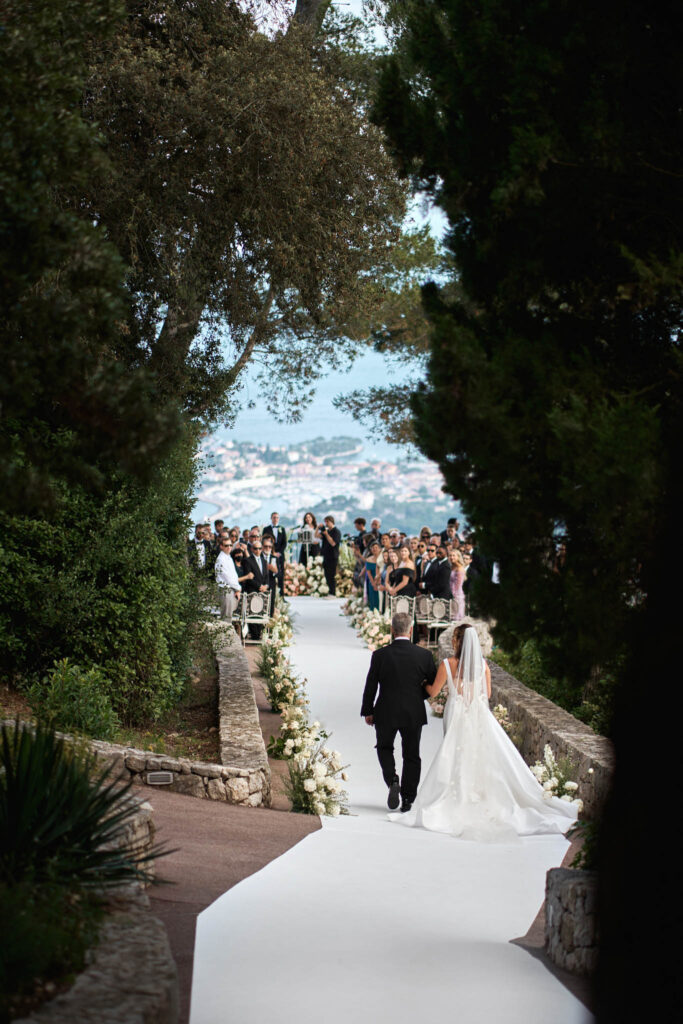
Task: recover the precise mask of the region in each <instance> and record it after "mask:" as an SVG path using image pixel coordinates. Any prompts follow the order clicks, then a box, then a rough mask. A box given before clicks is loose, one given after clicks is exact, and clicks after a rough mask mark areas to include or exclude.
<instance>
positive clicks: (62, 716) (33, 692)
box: [28, 658, 119, 739]
mask: <svg viewBox="0 0 683 1024" xmlns="http://www.w3.org/2000/svg"><path fill="white" fill-rule="evenodd" d="M109 688H110V683H109V680H108V679H107V678H106V676H105V675H104V673H103V672H102V671H101V670H100V669H98V668H91V669H88V670H85V669H83V668H81V666H80V665H72V664H71V662H70V661H69V659H68V658H64V659H63V660H62V661H58V662H56V663H55V666H54V668H53V669H51V670H50V672H48V675H47V677H46V678H45V679H44V680H43V681H42V684H41V683H34V684H33V686H31V688H30V689H29V691H28V699H29V702H30V704H31V707H32V709H33V711H34V713H35V714H36V716H37V717H38V718H39V719H44V720H45V721H46V722H48V723H49V724H50V725H51V726H52V727H53V728H55V729H61V730H63V731H67V732H84V733H88V735H90V736H95V737H96V738H98V739H112V738H113V736H114V734H115V733H116V730H117V728H118V726H119V720H118V718H117V716H116V714H115V712H114V709H113V708H112V706H111V700H110V699H109V696H108V693H107V691H108V689H109Z"/></svg>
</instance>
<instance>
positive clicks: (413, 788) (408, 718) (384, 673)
mask: <svg viewBox="0 0 683 1024" xmlns="http://www.w3.org/2000/svg"><path fill="white" fill-rule="evenodd" d="M412 629H413V624H412V621H411V618H410V616H409V615H404V614H397V615H394V617H393V618H392V620H391V635H392V637H393V642H392V643H391V644H389V646H388V647H380V649H379V650H377V651H374V652H373V655H372V659H371V661H370V671H369V672H368V677H367V679H366V682H365V690H364V692H363V703H362V706H361V712H360V713H361V715H362V716H363V718H364V719H365V721H366V722H367V723H368V725H374V727H375V734H376V736H377V757H378V759H379V763H380V766H381V769H382V775H383V776H384V781H385V782H386V784H387V786H388V787H389V796H388V799H387V805H388V807H389V808H390V810H392V811H393V810H395V809H396V808H397V807H398V803H399V794H400V796H401V810H402V811H409V810H410V808H411V806H412V803H413V800H414V799H415V797H416V796H417V787H418V784H419V782H420V769H421V761H420V735H421V733H422V726H423V725H426V724H427V713H426V711H425V706H424V702H425V700H426V699H427V692H426V690H425V686H427V685H429V684H430V683H431V682H433V681H434V676H435V675H436V665H435V664H434V659H433V657H432V655H431V654H430V652H429V651H427V650H425V648H424V647H417V646H416V645H415V644H413V643H412V641H411V633H412ZM378 687H379V697H377V700H376V701H375V696H376V694H377V688H378ZM397 732H398V733H400V735H401V751H402V754H403V771H402V773H401V781H400V782H399V779H398V775H397V774H396V762H395V760H394V740H395V739H396V733H397Z"/></svg>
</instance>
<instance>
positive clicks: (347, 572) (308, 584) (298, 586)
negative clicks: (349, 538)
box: [284, 546, 353, 597]
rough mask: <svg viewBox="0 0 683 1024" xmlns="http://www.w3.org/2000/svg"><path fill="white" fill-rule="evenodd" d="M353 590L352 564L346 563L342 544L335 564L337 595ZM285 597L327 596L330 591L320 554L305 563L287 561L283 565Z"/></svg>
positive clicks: (345, 594) (346, 593) (341, 595)
mask: <svg viewBox="0 0 683 1024" xmlns="http://www.w3.org/2000/svg"><path fill="white" fill-rule="evenodd" d="M352 590H353V565H349V564H348V557H347V556H346V557H345V555H344V546H342V549H341V553H340V558H339V564H338V566H337V597H347V596H348V595H349V594H350V593H351V591H352ZM284 592H285V597H327V595H328V594H329V592H330V589H329V587H328V586H327V582H326V581H325V573H324V570H323V560H322V557H321V556H320V555H314V556H312V557H310V558H309V559H308V562H307V564H306V565H302V564H301V563H300V562H287V564H286V565H285V588H284Z"/></svg>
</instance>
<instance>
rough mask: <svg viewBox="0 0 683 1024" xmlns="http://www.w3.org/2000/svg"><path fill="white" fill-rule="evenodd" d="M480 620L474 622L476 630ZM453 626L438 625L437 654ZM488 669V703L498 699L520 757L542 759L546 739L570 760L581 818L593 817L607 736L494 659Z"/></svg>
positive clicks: (446, 648) (607, 759) (446, 649)
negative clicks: (516, 737) (516, 736)
mask: <svg viewBox="0 0 683 1024" xmlns="http://www.w3.org/2000/svg"><path fill="white" fill-rule="evenodd" d="M482 628H483V624H478V632H479V631H480V630H481V629H482ZM452 636H453V627H452V626H449V627H448V629H446V630H444V632H443V633H442V635H441V638H440V640H439V656H440V657H441V658H445V657H447V656H448V655H449V654H450V652H451V651H452V644H453V640H452ZM490 668H491V703H492V704H504V705H505V707H506V708H507V709H508V715H509V718H510V722H511V723H512V724H513V725H514V726H516V727H517V731H518V733H519V735H520V737H521V741H520V750H521V752H522V755H523V757H524V759H525V760H526V762H527V763H528V764H533V763H534V762H535V761H541V760H542V759H543V748H544V747H545V745H546V743H549V744H550V746H551V747H552V750H553V753H554V754H555V756H556V757H558V758H565V757H567V758H569V759H570V760H571V761H573V762H574V764H575V765H576V769H577V770H576V775H575V779H576V781H577V782H578V784H579V789H578V796H580V797H581V799H582V800H583V812H582V815H581V816H582V817H584V818H595V817H596V816H597V815H598V814H599V812H600V809H601V807H602V805H603V804H604V801H605V799H606V797H607V793H608V791H609V786H610V780H611V777H612V772H613V771H614V750H613V747H612V744H611V743H610V741H609V740H607V739H605V737H604V736H598V734H597V733H595V732H593V730H592V729H591V728H590V727H589V726H587V725H585V723H584V722H580V721H579V720H578V718H574V716H573V715H570V714H569V712H568V711H564V710H563V709H562V708H560V707H558V706H557V704H553V702H552V701H551V700H548V698H547V697H542V696H541V694H540V693H536V692H535V690H531V689H529V687H528V686H525V685H524V684H523V683H520V681H519V680H518V679H515V677H514V676H511V675H510V673H509V672H505V670H504V669H502V668H500V667H499V666H498V665H496V664H495V663H494V662H491V663H490Z"/></svg>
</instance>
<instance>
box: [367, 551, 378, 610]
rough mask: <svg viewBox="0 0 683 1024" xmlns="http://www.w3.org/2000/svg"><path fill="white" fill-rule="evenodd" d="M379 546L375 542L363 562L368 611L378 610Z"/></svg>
mask: <svg viewBox="0 0 683 1024" xmlns="http://www.w3.org/2000/svg"><path fill="white" fill-rule="evenodd" d="M379 552H380V546H379V544H378V542H377V541H373V543H372V544H371V545H370V554H369V555H368V557H367V558H366V560H365V588H366V593H367V598H368V608H369V609H370V611H375V609H377V610H379V591H378V589H377V585H378V583H379V579H378V577H377V559H378V558H379Z"/></svg>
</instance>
